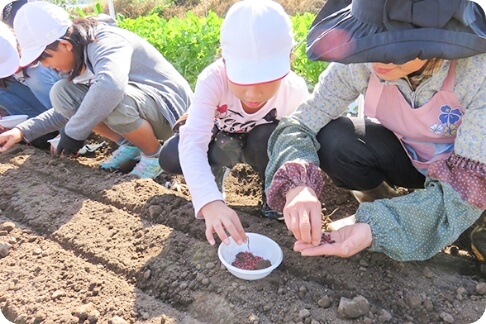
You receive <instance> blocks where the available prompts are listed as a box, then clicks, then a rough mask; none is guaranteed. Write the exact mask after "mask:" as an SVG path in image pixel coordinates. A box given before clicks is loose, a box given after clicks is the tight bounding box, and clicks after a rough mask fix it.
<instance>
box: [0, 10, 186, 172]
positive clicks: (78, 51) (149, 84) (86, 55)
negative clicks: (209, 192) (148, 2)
mask: <svg viewBox="0 0 486 324" xmlns="http://www.w3.org/2000/svg"><path fill="white" fill-rule="evenodd" d="M14 29H15V33H16V35H17V38H18V41H19V43H20V47H21V53H22V55H21V58H20V65H21V66H25V65H28V64H31V63H33V62H34V63H35V62H40V63H41V64H42V65H44V66H46V67H50V68H53V69H56V70H57V71H59V72H61V73H64V74H66V75H67V79H63V80H61V81H59V82H58V83H56V84H55V85H54V87H53V89H52V90H51V98H52V101H53V102H52V103H53V107H54V109H53V110H49V111H48V112H46V113H44V114H42V115H40V116H39V117H37V118H35V119H32V120H30V121H29V120H28V121H26V122H24V123H23V124H21V125H19V126H18V127H16V128H15V130H14V132H15V134H12V133H11V135H12V137H13V139H8V138H5V137H3V138H2V139H1V140H2V141H3V142H4V143H5V142H6V145H4V147H3V150H5V149H7V148H8V147H9V144H11V143H12V142H15V140H17V139H18V138H21V137H22V136H24V137H26V138H27V139H32V138H35V137H36V136H38V135H39V134H40V133H42V132H45V131H46V130H47V129H49V128H51V127H56V128H58V127H59V128H60V127H63V126H64V128H62V129H61V138H60V141H59V144H58V146H57V153H58V154H64V155H71V154H76V153H77V151H78V150H79V149H80V148H81V147H82V146H83V142H84V140H85V139H86V138H87V137H88V136H89V134H90V132H91V131H94V132H96V133H98V134H100V135H102V136H105V137H107V138H109V139H111V140H112V141H115V142H116V143H118V144H120V146H119V148H118V150H117V151H115V152H114V153H113V156H112V157H111V158H110V159H109V160H108V161H105V162H103V163H102V164H101V167H102V168H104V169H117V168H119V167H120V166H121V165H122V164H123V163H124V162H127V161H128V160H131V159H137V158H140V162H138V164H137V165H136V166H135V168H134V169H133V171H132V172H131V174H133V175H136V176H138V177H140V178H155V177H156V176H157V175H159V174H160V173H161V172H162V170H161V168H160V166H159V164H158V156H159V153H160V143H159V141H158V140H159V139H162V140H163V139H167V138H168V137H170V136H171V135H172V129H171V128H172V125H173V124H174V122H175V121H176V120H177V119H178V118H179V117H180V115H182V113H184V112H185V111H186V109H187V107H188V105H189V103H190V98H191V96H192V91H191V89H190V87H189V84H188V83H187V81H186V80H184V78H183V77H182V76H181V75H180V74H179V73H178V72H177V71H176V70H175V68H174V67H173V66H172V65H171V64H170V63H169V62H167V61H166V60H165V59H164V57H163V56H162V55H161V54H160V53H159V52H158V51H157V50H156V49H155V48H154V47H153V46H152V45H150V44H149V43H148V42H147V41H145V40H144V39H142V38H141V37H139V36H137V35H135V34H134V33H131V32H129V31H126V30H123V29H120V28H117V27H114V26H109V25H107V24H104V23H100V22H98V21H97V20H95V19H75V20H74V21H71V20H70V19H69V15H68V13H67V12H65V11H64V10H63V9H62V8H60V7H58V6H56V5H53V4H51V3H48V2H43V1H36V2H29V3H27V4H26V5H24V6H23V7H22V8H21V9H20V10H19V11H18V13H17V16H16V17H15V20H14Z"/></svg>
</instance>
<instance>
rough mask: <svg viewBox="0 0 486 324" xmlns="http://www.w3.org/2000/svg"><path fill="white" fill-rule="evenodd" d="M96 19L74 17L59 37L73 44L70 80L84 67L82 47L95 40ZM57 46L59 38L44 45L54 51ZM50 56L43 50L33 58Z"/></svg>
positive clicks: (40, 58)
mask: <svg viewBox="0 0 486 324" xmlns="http://www.w3.org/2000/svg"><path fill="white" fill-rule="evenodd" d="M98 23H99V22H98V20H96V19H95V18H92V17H88V18H76V19H73V24H72V25H71V26H70V27H69V28H68V30H67V31H66V33H65V34H64V36H62V37H61V39H63V40H66V41H68V42H70V43H71V44H72V45H73V54H74V59H75V65H74V68H73V70H72V71H71V73H70V74H69V80H70V81H72V80H73V79H74V78H75V77H77V76H78V75H80V74H81V71H82V70H83V67H84V63H85V62H84V49H85V48H86V46H88V45H89V44H90V43H92V42H94V41H95V40H96V38H95V29H96V26H97V25H98ZM58 46H59V40H57V41H55V42H54V43H51V44H49V45H47V46H46V50H53V51H55V50H56V49H57V47H58ZM47 57H51V55H49V54H48V53H47V52H46V51H45V50H44V52H42V54H41V55H40V56H39V57H38V58H37V59H36V60H34V62H33V63H34V64H35V63H36V62H39V61H42V60H43V59H45V58H47Z"/></svg>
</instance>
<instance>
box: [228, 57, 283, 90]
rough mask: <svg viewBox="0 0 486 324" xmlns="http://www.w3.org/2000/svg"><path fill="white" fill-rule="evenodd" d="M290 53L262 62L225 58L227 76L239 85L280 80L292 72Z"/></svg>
mask: <svg viewBox="0 0 486 324" xmlns="http://www.w3.org/2000/svg"><path fill="white" fill-rule="evenodd" d="M288 55H289V56H286V57H284V56H281V57H276V58H273V59H268V60H264V61H260V62H244V61H241V60H225V65H226V76H227V77H228V79H229V80H230V81H231V83H234V84H238V85H251V84H258V83H267V82H271V81H275V80H279V79H281V78H282V77H284V76H285V75H287V74H288V73H289V72H290V53H289V54H288Z"/></svg>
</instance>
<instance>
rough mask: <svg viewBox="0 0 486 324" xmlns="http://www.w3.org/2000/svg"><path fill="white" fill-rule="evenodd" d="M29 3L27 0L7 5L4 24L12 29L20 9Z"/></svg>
mask: <svg viewBox="0 0 486 324" xmlns="http://www.w3.org/2000/svg"><path fill="white" fill-rule="evenodd" d="M26 3H27V0H12V2H10V3H9V4H7V5H6V6H5V7H4V8H3V11H2V22H4V23H5V24H7V25H9V26H10V27H12V26H13V21H14V18H15V15H16V14H17V11H19V9H20V7H22V6H23V5H24V4H26Z"/></svg>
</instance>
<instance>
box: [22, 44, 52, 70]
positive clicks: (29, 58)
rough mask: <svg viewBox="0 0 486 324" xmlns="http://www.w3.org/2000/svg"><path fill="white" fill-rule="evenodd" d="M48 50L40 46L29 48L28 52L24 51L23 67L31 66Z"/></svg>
mask: <svg viewBox="0 0 486 324" xmlns="http://www.w3.org/2000/svg"><path fill="white" fill-rule="evenodd" d="M45 49H46V46H39V47H36V48H29V49H27V50H25V49H22V54H21V56H20V63H19V65H20V66H21V67H26V66H29V65H30V64H31V63H32V62H34V61H35V60H36V59H37V58H38V57H39V56H41V54H42V52H44V50H45Z"/></svg>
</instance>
